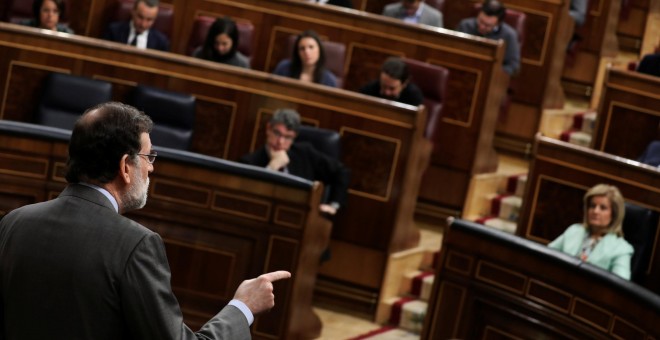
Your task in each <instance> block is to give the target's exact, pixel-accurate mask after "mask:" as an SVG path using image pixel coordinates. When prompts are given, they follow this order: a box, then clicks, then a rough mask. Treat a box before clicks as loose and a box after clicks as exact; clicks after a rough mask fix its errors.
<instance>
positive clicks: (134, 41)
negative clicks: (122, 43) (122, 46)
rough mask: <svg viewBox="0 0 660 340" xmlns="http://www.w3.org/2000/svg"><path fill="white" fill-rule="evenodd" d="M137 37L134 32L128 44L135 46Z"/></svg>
mask: <svg viewBox="0 0 660 340" xmlns="http://www.w3.org/2000/svg"><path fill="white" fill-rule="evenodd" d="M137 37H138V36H137V34H136V35H135V36H134V37H133V40H131V43H130V45H132V46H137Z"/></svg>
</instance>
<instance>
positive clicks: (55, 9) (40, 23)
mask: <svg viewBox="0 0 660 340" xmlns="http://www.w3.org/2000/svg"><path fill="white" fill-rule="evenodd" d="M64 7H65V6H64V0H35V1H34V2H33V3H32V15H33V18H32V19H28V20H27V21H24V22H21V24H23V25H25V26H32V27H37V28H43V29H47V30H53V31H58V32H64V33H70V34H73V30H72V29H71V28H69V27H68V26H66V25H64V24H60V23H59V22H60V18H61V16H63V15H64Z"/></svg>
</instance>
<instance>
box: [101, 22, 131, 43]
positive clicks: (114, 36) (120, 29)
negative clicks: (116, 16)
mask: <svg viewBox="0 0 660 340" xmlns="http://www.w3.org/2000/svg"><path fill="white" fill-rule="evenodd" d="M129 33H130V27H129V22H127V21H116V22H113V23H111V24H110V25H109V26H108V29H107V30H106V31H105V34H104V35H103V39H105V40H110V41H114V42H118V43H123V44H126V43H128V34H129Z"/></svg>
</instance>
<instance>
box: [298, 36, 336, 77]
mask: <svg viewBox="0 0 660 340" xmlns="http://www.w3.org/2000/svg"><path fill="white" fill-rule="evenodd" d="M296 38H297V36H296V35H292V36H289V51H293V45H294V44H295V42H296ZM321 43H322V44H323V50H324V51H325V67H326V68H327V69H328V70H330V72H332V74H334V75H335V77H337V87H338V88H342V87H343V84H344V66H345V61H346V45H344V44H343V43H339V42H335V41H322V42H321Z"/></svg>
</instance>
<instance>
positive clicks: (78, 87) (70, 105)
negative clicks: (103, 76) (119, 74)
mask: <svg viewBox="0 0 660 340" xmlns="http://www.w3.org/2000/svg"><path fill="white" fill-rule="evenodd" d="M111 99H112V84H110V83H108V82H105V81H101V80H94V79H90V78H85V77H79V76H74V75H70V74H64V73H51V74H50V75H49V76H48V78H47V79H46V82H45V84H44V90H43V94H42V96H41V100H40V102H39V105H38V107H37V113H36V122H37V124H42V125H48V126H53V127H58V128H61V129H69V130H71V129H73V125H74V124H75V122H76V120H77V119H78V117H80V115H81V114H82V113H83V112H85V110H87V109H89V108H91V107H93V106H95V105H98V104H100V103H105V102H107V101H110V100H111Z"/></svg>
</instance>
